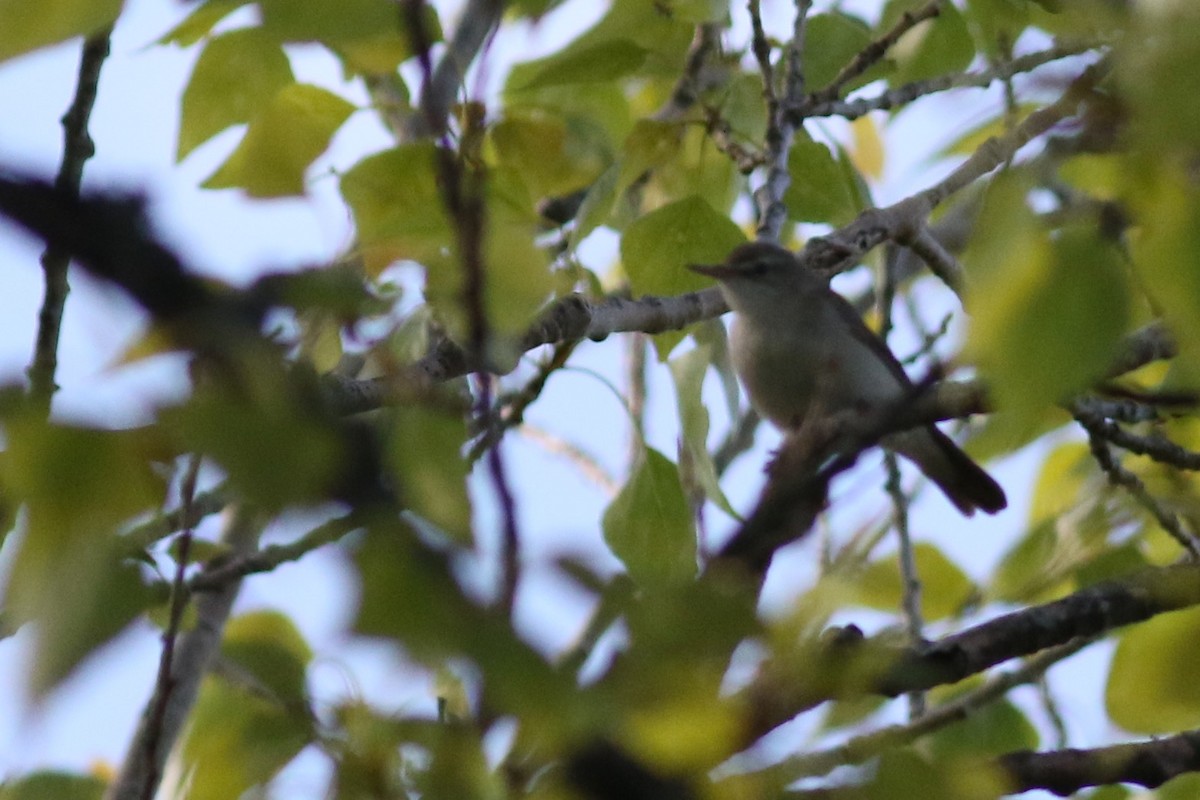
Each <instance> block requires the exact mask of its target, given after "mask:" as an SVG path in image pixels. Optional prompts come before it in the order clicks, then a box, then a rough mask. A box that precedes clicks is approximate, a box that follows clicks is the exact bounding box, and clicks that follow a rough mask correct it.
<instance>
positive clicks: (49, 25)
mask: <svg viewBox="0 0 1200 800" xmlns="http://www.w3.org/2000/svg"><path fill="white" fill-rule="evenodd" d="M123 5H124V3H123V2H122V0H41V1H40V2H36V3H34V2H30V0H0V19H2V20H4V24H3V25H0V61H4V60H6V59H9V58H12V57H13V56H19V55H21V54H22V53H28V52H29V51H31V50H37V49H38V48H39V47H46V46H48V45H52V44H58V43H59V42H63V41H66V40H67V39H71V38H74V37H76V36H91V35H92V34H93V33H97V32H99V31H100V30H102V29H103V28H105V27H106V26H108V25H112V24H113V23H114V22H116V20H117V16H118V15H120V13H121V7H122V6H123Z"/></svg>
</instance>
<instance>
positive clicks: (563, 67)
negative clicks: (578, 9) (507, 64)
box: [510, 39, 647, 92]
mask: <svg viewBox="0 0 1200 800" xmlns="http://www.w3.org/2000/svg"><path fill="white" fill-rule="evenodd" d="M646 53H647V51H646V50H645V49H644V48H642V47H639V46H638V45H636V44H634V43H633V42H631V41H628V40H625V39H614V40H610V41H605V42H600V43H599V44H595V45H592V46H590V47H584V48H579V49H577V48H571V47H568V48H567V49H564V50H562V51H560V52H559V53H558V54H556V55H554V56H551V57H549V58H545V59H542V60H541V61H538V62H537V67H536V68H535V69H533V71H532V72H531V73H526V74H523V75H522V81H521V82H520V83H515V82H514V83H512V84H510V85H511V89H512V91H517V92H522V91H528V90H530V89H542V88H545V87H547V86H562V85H565V84H577V83H607V82H609V81H615V80H617V79H619V78H623V77H625V76H626V75H630V74H632V73H634V72H636V71H637V70H638V68H639V67H641V66H642V64H643V63H644V62H645V61H646ZM514 74H516V73H514Z"/></svg>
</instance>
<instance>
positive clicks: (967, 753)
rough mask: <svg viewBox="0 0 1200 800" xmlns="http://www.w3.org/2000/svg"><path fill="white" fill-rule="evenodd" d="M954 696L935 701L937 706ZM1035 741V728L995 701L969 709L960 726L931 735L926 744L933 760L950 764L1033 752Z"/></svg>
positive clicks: (1014, 710) (1002, 702)
mask: <svg viewBox="0 0 1200 800" xmlns="http://www.w3.org/2000/svg"><path fill="white" fill-rule="evenodd" d="M939 694H940V693H939ZM955 694H961V692H958V693H955ZM955 694H951V695H950V696H948V697H939V702H948V701H949V700H951V699H953V697H954V696H955ZM1038 740H1039V737H1038V732H1037V728H1035V727H1034V726H1033V724H1032V723H1031V722H1030V721H1029V718H1028V717H1026V716H1025V714H1024V713H1022V712H1021V710H1020V709H1019V708H1017V707H1016V706H1015V705H1013V704H1012V703H1011V702H1009V701H1008V700H999V701H996V702H992V703H988V704H986V705H984V706H982V707H981V708H975V709H972V710H971V713H970V714H968V715H966V717H965V718H964V719H963V720H962V721H961V722H957V723H955V724H953V725H949V726H947V727H945V728H942V729H941V730H939V731H937V732H936V733H934V734H933V736H932V737H930V738H929V741H928V744H929V747H930V752H931V754H932V756H933V757H934V759H936V760H937V761H939V762H943V763H952V762H954V761H956V760H967V759H981V758H986V757H989V756H999V755H1003V754H1004V753H1009V752H1013V751H1016V750H1033V749H1036V748H1037V746H1038Z"/></svg>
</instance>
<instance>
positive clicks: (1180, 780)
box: [1088, 772, 1200, 800]
mask: <svg viewBox="0 0 1200 800" xmlns="http://www.w3.org/2000/svg"><path fill="white" fill-rule="evenodd" d="M1104 788H1105V789H1109V788H1118V787H1104ZM1120 788H1124V787H1120ZM1197 795H1200V775H1197V774H1196V773H1194V772H1192V773H1185V774H1183V775H1177V776H1176V777H1174V778H1172V779H1171V780H1169V781H1167V782H1166V783H1164V784H1163V785H1162V786H1160V787H1158V788H1157V789H1155V790H1154V800H1192V798H1193V797H1196V796H1197ZM1129 796H1130V795H1129V791H1128V790H1125V794H1124V795H1114V796H1113V797H1109V796H1103V797H1101V796H1100V795H1099V794H1098V793H1097V794H1095V795H1092V796H1091V797H1089V798H1088V800H1124V798H1125V797H1129ZM1138 796H1139V797H1141V795H1140V794H1139V795H1138Z"/></svg>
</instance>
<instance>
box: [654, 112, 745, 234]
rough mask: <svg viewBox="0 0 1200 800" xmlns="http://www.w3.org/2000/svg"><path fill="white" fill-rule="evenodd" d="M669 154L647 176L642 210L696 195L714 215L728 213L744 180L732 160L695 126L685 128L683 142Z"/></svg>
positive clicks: (678, 143) (676, 143)
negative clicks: (706, 204)
mask: <svg viewBox="0 0 1200 800" xmlns="http://www.w3.org/2000/svg"><path fill="white" fill-rule="evenodd" d="M670 152H671V157H670V158H669V159H668V160H667V161H666V162H665V163H663V164H662V166H660V167H659V168H658V169H656V170H654V171H653V172H652V173H651V175H650V181H649V182H648V183H647V185H646V187H645V193H644V206H643V207H644V208H653V207H654V206H658V205H665V204H667V203H670V202H673V201H675V200H680V199H683V198H686V197H689V196H697V197H701V198H703V199H704V201H705V202H706V203H708V205H709V206H711V207H712V208H713V209H714V210H716V211H717V212H719V213H724V214H729V213H730V212H731V211H732V209H733V204H734V201H735V200H737V196H738V191H739V190H740V189H741V188H743V186H744V181H743V179H742V176H741V175H739V174H738V171H737V168H736V165H735V164H734V163H733V161H732V160H731V159H729V158H728V157H726V156H725V155H724V154H723V153H721V152H719V151H718V150H717V149H716V148H715V147H713V146H712V142H711V141H710V140H709V137H708V135H707V134H706V133H705V132H704V130H703V129H702V128H700V127H698V126H695V125H693V126H688V127H686V128H684V129H683V136H682V139H681V140H678V141H676V142H675V144H674V146H673V147H671V151H670Z"/></svg>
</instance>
